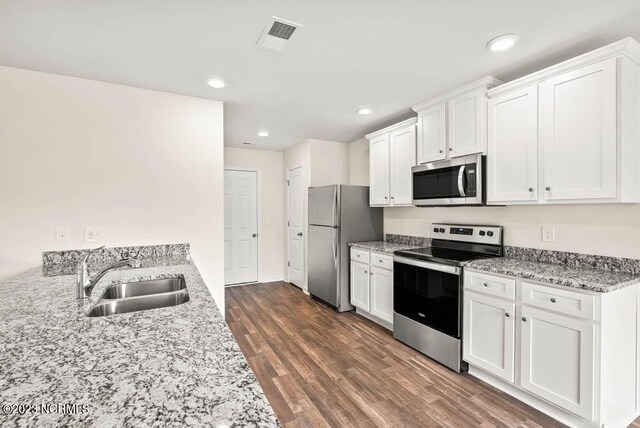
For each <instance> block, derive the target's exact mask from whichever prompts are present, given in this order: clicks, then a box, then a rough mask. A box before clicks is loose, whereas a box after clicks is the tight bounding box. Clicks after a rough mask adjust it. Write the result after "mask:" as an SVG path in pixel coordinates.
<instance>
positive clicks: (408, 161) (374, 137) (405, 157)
mask: <svg viewBox="0 0 640 428" xmlns="http://www.w3.org/2000/svg"><path fill="white" fill-rule="evenodd" d="M416 121H417V119H416V118H412V119H408V120H405V121H404V122H400V123H398V124H396V125H393V126H389V127H387V128H385V129H382V130H380V131H377V132H374V133H372V134H369V135H367V136H366V137H367V138H368V139H369V178H370V180H369V183H370V189H369V204H370V205H371V206H376V207H389V206H410V205H411V203H412V200H413V192H412V182H413V180H412V174H411V168H412V167H413V166H414V165H415V164H416Z"/></svg>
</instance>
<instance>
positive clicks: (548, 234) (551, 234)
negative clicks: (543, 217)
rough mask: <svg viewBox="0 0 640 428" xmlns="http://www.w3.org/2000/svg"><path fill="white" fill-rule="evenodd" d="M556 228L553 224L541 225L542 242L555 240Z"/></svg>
mask: <svg viewBox="0 0 640 428" xmlns="http://www.w3.org/2000/svg"><path fill="white" fill-rule="evenodd" d="M555 240H556V228H555V227H553V226H542V242H555Z"/></svg>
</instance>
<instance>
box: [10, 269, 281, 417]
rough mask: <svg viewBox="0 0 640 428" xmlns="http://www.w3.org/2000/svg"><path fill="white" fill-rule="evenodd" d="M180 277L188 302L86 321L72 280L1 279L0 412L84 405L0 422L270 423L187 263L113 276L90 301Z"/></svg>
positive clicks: (38, 275)
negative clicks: (138, 283)
mask: <svg viewBox="0 0 640 428" xmlns="http://www.w3.org/2000/svg"><path fill="white" fill-rule="evenodd" d="M180 275H183V276H184V278H185V280H186V284H187V289H188V290H189V295H190V297H191V300H190V301H189V302H187V303H184V304H182V305H179V306H175V307H169V308H160V309H154V310H148V311H141V312H134V313H128V314H119V315H113V316H109V317H98V318H88V317H85V316H84V313H83V311H85V310H87V309H88V307H87V304H88V303H85V304H83V303H80V304H79V303H78V300H76V298H75V297H76V296H75V276H72V275H67V276H58V277H43V275H42V269H41V268H36V269H32V270H31V271H28V272H26V273H24V274H21V275H19V276H17V277H14V278H12V279H9V280H5V281H3V282H0V302H1V305H0V325H1V326H2V327H1V328H0V367H2V370H1V371H0V405H19V404H24V405H28V404H33V405H37V404H69V405H72V404H77V405H86V412H84V413H83V412H80V413H77V414H38V413H35V414H26V415H18V414H9V415H7V414H3V413H2V412H0V425H2V426H3V427H10V426H27V425H28V426H35V425H37V426H100V427H102V426H105V427H106V426H143V427H150V426H159V427H165V426H187V425H188V426H214V427H215V426H218V425H222V424H225V425H227V426H261V427H276V426H278V422H277V420H276V417H275V415H274V413H273V410H272V408H271V406H270V405H269V403H268V402H267V400H266V398H265V396H264V394H263V392H262V389H261V388H260V385H259V384H258V382H257V380H256V378H255V376H254V374H253V372H252V371H251V369H250V368H249V365H248V364H247V361H246V360H245V358H244V356H243V355H242V353H241V351H240V349H239V347H238V345H237V343H236V342H235V340H234V338H233V336H232V334H231V332H230V331H229V329H228V327H227V325H226V323H225V321H224V319H223V318H222V315H221V314H220V312H219V311H218V309H217V307H216V305H215V302H214V301H213V298H212V297H211V295H210V293H209V291H208V290H207V288H206V286H205V284H204V282H203V280H202V278H201V276H200V274H199V272H198V270H197V268H196V267H195V266H194V265H193V264H184V265H176V266H165V267H152V268H142V269H133V270H119V271H113V272H110V273H109V274H107V275H106V276H105V277H104V278H103V279H102V280H101V281H100V282H99V283H98V285H97V286H96V289H95V290H94V292H93V295H94V296H98V297H99V296H100V295H101V294H102V291H103V290H104V289H105V288H106V287H107V286H109V285H111V284H114V283H119V282H123V281H127V280H137V279H141V278H142V279H155V278H166V277H176V276H180ZM93 300H97V297H96V298H93ZM81 302H82V301H81Z"/></svg>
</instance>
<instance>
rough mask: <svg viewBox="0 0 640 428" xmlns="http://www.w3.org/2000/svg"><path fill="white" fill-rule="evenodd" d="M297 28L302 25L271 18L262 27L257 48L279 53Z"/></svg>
mask: <svg viewBox="0 0 640 428" xmlns="http://www.w3.org/2000/svg"><path fill="white" fill-rule="evenodd" d="M298 27H302V25H300V24H296V23H295V22H291V21H287V20H286V19H281V18H278V17H275V16H272V17H271V20H269V22H268V23H267V25H266V27H264V30H263V31H262V34H261V35H260V39H259V40H258V43H257V46H258V47H259V48H260V49H265V50H268V51H275V52H280V51H281V50H282V48H283V47H284V45H285V44H286V43H287V41H288V40H289V39H290V38H291V36H292V35H293V32H294V31H296V29H297V28H298Z"/></svg>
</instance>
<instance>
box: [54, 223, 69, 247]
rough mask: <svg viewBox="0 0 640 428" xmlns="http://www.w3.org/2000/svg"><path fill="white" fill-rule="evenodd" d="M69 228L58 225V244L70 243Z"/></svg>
mask: <svg viewBox="0 0 640 428" xmlns="http://www.w3.org/2000/svg"><path fill="white" fill-rule="evenodd" d="M69 239H70V236H69V228H68V227H56V242H57V243H58V244H68V243H69Z"/></svg>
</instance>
